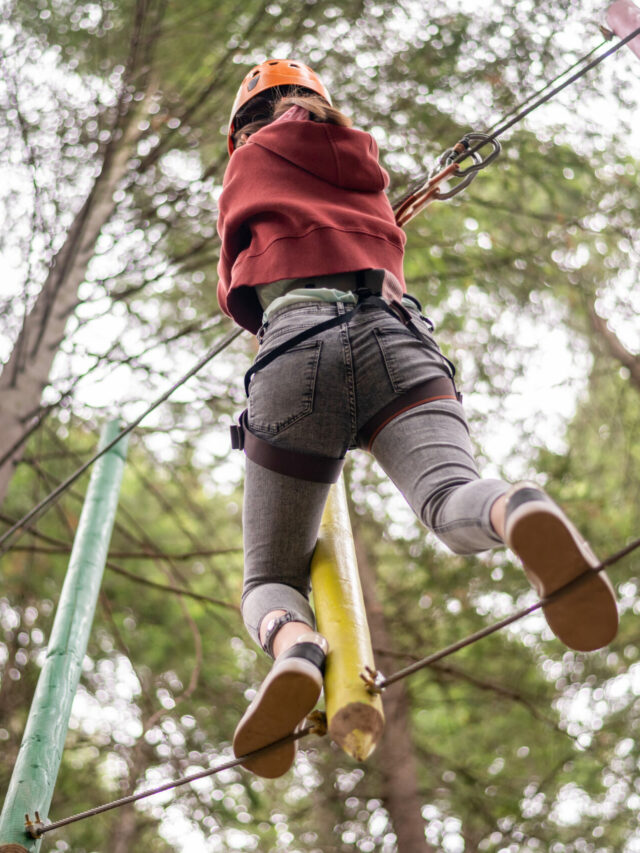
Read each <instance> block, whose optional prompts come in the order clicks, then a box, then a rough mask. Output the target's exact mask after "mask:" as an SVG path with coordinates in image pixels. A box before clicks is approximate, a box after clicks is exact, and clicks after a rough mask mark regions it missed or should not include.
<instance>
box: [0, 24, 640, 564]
mask: <svg viewBox="0 0 640 853" xmlns="http://www.w3.org/2000/svg"><path fill="white" fill-rule="evenodd" d="M638 35H640V27H636V29H635V30H632V31H631V32H630V33H629V34H628V35H626V36H625V37H624V38H622V39H620V41H618V42H617V43H616V44H615V45H613V46H612V47H611V48H609V50H607V51H605V52H604V53H602V54H600V55H599V56H598V57H596V58H595V59H593V60H592V61H591V62H590V63H588V65H586V66H584V68H581V69H580V71H577V72H576V73H575V74H573V75H572V76H571V77H569V79H568V80H565V81H564V82H563V83H561V84H560V85H558V86H555V87H554V88H553V89H551V91H549V92H547V94H546V95H544V96H542V97H539V98H537V100H535V101H534V102H533V103H532V104H530V105H529V106H528V107H526V109H523V110H519V111H518V112H517V113H516V115H514V116H513V117H512V118H511V119H509V120H508V121H504V120H503V119H502V120H501V124H500V126H499V127H498V128H497V129H496V130H495V131H493V132H492V133H490V134H487V138H486V139H484V140H482V141H481V142H478V143H477V144H476V145H475V146H473V147H471V148H470V149H469V150H467V151H464V152H462V153H461V154H459V155H458V156H457V157H456V158H455V160H454V162H456V163H459V162H461V161H462V160H464V159H466V158H467V157H472V156H473V155H474V154H475V153H477V152H478V151H479V150H480V149H481V148H483V147H484V146H485V145H486V144H487V142H488V141H489V140H491V139H497V138H498V136H501V135H502V134H503V133H505V132H506V131H507V130H509V129H510V128H511V127H513V125H515V124H516V123H517V122H519V121H522V119H523V118H525V116H527V115H529V113H531V112H533V110H535V109H537V108H538V107H539V106H541V105H542V104H544V103H546V102H547V101H549V100H550V99H551V98H552V97H554V96H555V95H557V94H558V92H561V91H562V90H563V89H565V88H566V87H567V86H569V85H571V84H572V83H574V82H575V81H576V80H578V79H579V78H580V77H582V76H584V75H585V74H586V73H587V72H588V71H590V70H591V69H592V68H595V67H596V66H597V65H599V64H600V63H601V62H603V61H604V60H605V59H607V58H608V57H609V56H612V55H613V54H614V53H616V51H618V50H620V48H621V47H624V45H625V44H627V43H628V42H630V41H631V40H632V39H634V38H635V37H636V36H638ZM592 53H593V50H591V51H590V52H589V53H588V54H587V55H586V56H585V57H582V61H584V59H585V58H587V56H590V55H591V54H592ZM579 62H580V61H578V62H577V63H574V66H575V65H576V64H579ZM574 66H572V67H574ZM568 70H569V69H567V71H568ZM565 73H566V72H565ZM560 76H562V75H558V77H560ZM555 79H558V78H555ZM546 88H547V86H544V87H543V88H542V89H541V90H540V91H544V90H545V89H546ZM527 100H529V99H526V100H525V101H524V102H523V103H526V102H527ZM512 112H513V111H512ZM508 115H511V113H509V114H508ZM494 126H495V125H494ZM411 192H412V191H410V192H409V193H408V194H407V195H410V194H411ZM405 197H406V196H405ZM397 203H398V202H396V204H397ZM394 206H395V205H394ZM241 332H242V330H241V329H235V330H232V331H231V332H229V333H228V334H227V335H226V336H225V337H224V338H223V340H222V341H221V342H220V343H219V344H216V345H215V346H214V347H212V348H211V349H210V350H209V352H208V353H207V354H206V355H205V356H204V357H203V358H202V359H200V361H198V362H197V363H196V364H195V365H194V366H193V367H192V368H191V369H190V370H189V371H188V372H187V373H186V374H184V376H182V377H181V378H180V379H179V380H178V381H177V382H175V383H174V385H172V386H171V387H170V388H169V389H168V390H167V391H165V392H164V393H163V394H162V395H161V396H160V397H158V398H157V399H156V400H155V401H154V402H153V403H152V404H151V405H150V406H149V407H148V408H147V409H146V410H145V411H144V412H143V413H142V414H141V415H140V416H139V417H138V418H136V419H135V420H134V421H132V422H131V423H130V424H128V426H126V427H125V428H124V429H123V430H122V432H120V433H119V434H118V435H117V436H116V437H115V438H114V439H113V440H112V441H111V442H109V443H108V444H107V445H106V446H105V447H103V448H102V449H101V450H99V451H98V452H97V453H95V454H94V455H93V456H92V457H90V458H89V459H88V460H87V461H86V462H85V463H84V464H83V465H82V466H80V468H78V469H77V470H76V471H74V472H73V474H71V475H70V476H69V477H68V478H67V479H66V480H64V481H63V482H62V483H60V485H59V486H58V487H57V488H56V489H54V490H53V491H52V492H51V493H50V494H49V495H47V496H46V497H44V498H43V499H42V500H41V501H40V502H39V503H38V504H37V505H36V506H35V507H33V508H32V509H31V510H30V512H28V513H26V515H24V516H23V517H22V518H20V519H19V520H18V521H16V523H15V524H14V525H12V526H11V527H10V528H9V529H8V530H6V531H5V532H4V533H3V534H2V535H1V536H0V556H2V555H3V554H5V553H6V552H7V551H8V544H9V542H10V540H11V539H12V538H13V537H14V536H15V535H16V534H18V532H19V531H20V530H24V528H25V525H26V524H28V523H29V522H30V521H32V520H34V519H35V518H36V517H39V516H40V515H41V514H42V513H43V512H44V511H45V509H47V508H48V507H49V506H51V505H52V504H53V503H54V501H55V500H56V499H57V498H58V497H59V496H60V495H61V494H62V493H63V492H64V491H65V489H67V488H68V487H69V486H70V485H71V484H72V483H75V481H76V480H77V479H78V478H79V477H80V476H81V475H82V474H83V473H84V472H85V471H86V470H87V469H88V468H90V467H91V465H93V463H94V462H96V461H97V460H98V459H100V457H101V456H103V455H104V454H105V453H107V451H109V450H110V449H111V448H112V447H113V446H114V445H115V444H117V443H118V441H120V439H121V438H123V437H124V436H125V435H128V434H129V433H130V432H131V431H132V430H134V429H135V428H136V427H137V426H138V425H139V424H140V423H141V422H142V421H143V420H144V419H145V418H146V417H147V415H149V414H150V413H151V412H152V411H154V410H155V409H156V408H157V407H158V406H160V405H161V403H163V402H164V401H165V400H167V399H168V398H169V397H170V396H171V395H172V394H173V393H174V391H176V390H177V389H178V388H179V387H180V386H181V385H183V384H184V383H185V382H186V381H187V380H188V379H190V378H191V377H192V376H194V375H195V374H196V373H198V371H199V370H201V369H202V368H203V367H204V366H205V365H206V364H208V363H209V361H211V359H212V358H214V356H216V355H217V354H218V353H219V352H221V351H222V350H223V349H225V348H226V347H227V346H228V345H229V344H230V343H231V342H232V341H233V340H235V338H237V337H238V336H239V335H240V334H241Z"/></svg>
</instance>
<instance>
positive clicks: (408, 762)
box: [354, 528, 436, 853]
mask: <svg viewBox="0 0 640 853" xmlns="http://www.w3.org/2000/svg"><path fill="white" fill-rule="evenodd" d="M354 542H355V547H356V555H357V558H358V569H359V571H360V578H361V581H362V592H363V595H364V601H365V606H366V609H367V618H368V620H369V628H370V630H371V638H372V641H373V645H374V646H375V647H378V648H384V649H389V648H392V645H393V643H392V641H391V639H390V637H389V633H388V631H387V626H386V624H385V618H384V613H383V612H382V606H381V604H380V601H379V600H378V596H377V593H376V577H375V571H374V569H373V566H372V565H371V562H370V560H369V557H368V554H367V552H366V548H365V546H364V543H363V542H362V540H361V538H360V537H359V535H358V531H357V528H355V529H354ZM382 698H383V703H384V712H385V718H386V722H385V731H384V735H383V738H382V741H381V743H380V746H379V747H378V758H379V767H380V772H381V775H382V780H383V783H382V784H383V794H382V796H383V800H384V804H385V808H386V809H387V811H388V812H389V815H390V817H391V821H392V823H393V828H394V831H395V834H396V836H397V838H398V850H399V851H400V853H436V849H435V848H434V847H432V846H431V845H430V844H427V841H426V839H425V834H424V831H425V821H424V818H423V817H422V812H421V808H422V805H423V803H422V799H421V797H420V794H419V786H418V774H417V768H416V760H415V757H414V754H413V743H412V740H411V720H410V713H409V711H410V709H409V697H408V694H407V690H406V687H405V685H404V683H403V682H401V681H400V682H397V683H396V684H394V685H392V686H391V687H388V688H387V689H386V690H385V692H384V693H383V697H382Z"/></svg>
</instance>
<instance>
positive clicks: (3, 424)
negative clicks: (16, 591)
mask: <svg viewBox="0 0 640 853" xmlns="http://www.w3.org/2000/svg"><path fill="white" fill-rule="evenodd" d="M147 104H148V98H147V99H145V100H144V101H143V102H142V110H145V108H146V106H147ZM140 116H141V108H140V105H136V107H135V108H134V109H132V110H131V111H130V113H129V115H128V116H127V118H126V124H125V125H124V127H122V128H121V129H120V130H116V132H115V133H114V139H113V141H112V142H111V144H110V145H109V146H108V148H107V151H106V153H105V158H104V161H103V165H102V170H101V172H100V175H99V176H98V177H97V178H96V181H95V183H94V185H93V187H92V189H91V192H90V193H89V195H88V197H87V199H86V201H85V202H84V204H83V205H82V208H81V209H80V211H79V212H78V214H77V215H76V217H75V220H74V222H73V224H72V226H71V228H70V229H69V233H68V235H67V238H66V240H65V243H64V245H63V246H62V248H61V249H60V251H59V252H58V254H57V255H56V257H55V258H54V260H53V263H52V265H51V268H50V270H49V273H48V275H47V278H46V280H45V283H44V285H43V287H42V290H41V291H40V294H39V295H38V298H37V299H36V302H35V304H34V306H33V308H32V309H31V311H30V312H29V314H28V315H27V316H26V317H25V319H24V322H23V325H22V329H21V330H20V334H19V336H18V339H17V341H16V344H15V346H14V348H13V350H12V353H11V356H10V357H9V360H8V362H7V363H6V364H5V365H4V368H3V371H2V374H0V400H1V401H2V403H1V405H0V436H2V452H1V453H0V504H1V503H2V501H3V500H4V498H5V496H6V493H7V489H8V487H9V483H10V481H11V477H12V476H13V472H14V470H15V468H16V466H17V464H18V462H19V461H20V459H21V457H22V453H23V450H24V444H25V441H26V439H27V438H28V436H29V433H30V429H29V426H30V421H32V420H33V419H34V418H35V417H37V415H38V412H39V409H40V399H41V396H42V391H43V389H44V388H45V386H46V385H47V382H48V378H49V373H50V370H51V365H52V363H53V360H54V358H55V355H56V353H57V350H58V347H59V345H60V342H61V341H62V340H63V338H64V331H65V327H66V324H67V320H68V319H69V316H70V315H71V313H72V311H73V310H74V308H75V306H76V304H77V300H78V297H77V293H78V287H79V286H80V284H81V283H82V281H83V280H84V277H85V275H86V271H87V266H88V264H89V261H90V260H91V258H92V256H93V253H94V249H95V245H96V241H97V239H98V236H99V234H100V230H101V229H102V227H103V226H104V225H105V223H106V222H108V220H109V219H110V217H111V215H112V213H113V210H114V207H115V202H114V201H113V193H114V191H115V189H116V187H117V185H118V183H119V182H120V180H121V179H122V177H123V176H124V174H125V172H126V169H127V163H128V161H129V159H130V157H131V155H132V153H133V151H134V149H135V145H136V142H137V140H138V138H139V136H140V130H139V128H138V124H139V120H140Z"/></svg>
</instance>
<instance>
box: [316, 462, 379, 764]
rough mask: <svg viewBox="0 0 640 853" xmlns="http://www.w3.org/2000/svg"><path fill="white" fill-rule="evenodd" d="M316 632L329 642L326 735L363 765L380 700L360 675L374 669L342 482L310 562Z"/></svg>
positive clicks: (375, 736)
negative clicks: (327, 732)
mask: <svg viewBox="0 0 640 853" xmlns="http://www.w3.org/2000/svg"><path fill="white" fill-rule="evenodd" d="M311 584H312V588H313V599H314V604H315V611H316V619H317V622H318V630H319V631H320V632H321V633H322V634H324V636H325V637H326V638H327V640H328V641H329V655H328V657H327V671H326V674H325V681H324V690H325V701H326V707H327V723H328V728H329V735H330V736H331V737H332V738H333V740H335V741H336V743H338V744H339V745H340V746H341V747H342V749H344V751H345V752H347V753H348V754H349V755H351V756H352V757H353V758H355V759H357V760H358V761H364V759H365V758H367V757H368V756H369V755H370V754H371V753H372V752H373V750H374V749H375V747H376V744H377V743H378V741H379V740H380V736H381V734H382V729H383V727H384V715H383V712H382V699H381V698H380V696H378V695H371V694H370V693H369V691H368V690H367V688H366V686H365V684H364V682H363V681H362V679H361V678H360V673H361V672H364V670H365V667H367V666H369V667H371V668H372V669H375V666H374V661H373V650H372V648H371V638H370V636H369V626H368V625H367V617H366V614H365V608H364V600H363V598H362V588H361V586H360V577H359V575H358V564H357V561H356V554H355V548H354V545H353V534H352V531H351V523H350V521H349V508H348V506H347V495H346V491H345V487H344V481H343V479H342V478H340V480H339V481H338V482H337V483H336V484H335V485H334V486H332V488H331V491H330V492H329V498H328V500H327V506H326V508H325V511H324V515H323V517H322V524H321V527H320V535H319V538H318V544H317V546H316V550H315V553H314V555H313V560H312V562H311Z"/></svg>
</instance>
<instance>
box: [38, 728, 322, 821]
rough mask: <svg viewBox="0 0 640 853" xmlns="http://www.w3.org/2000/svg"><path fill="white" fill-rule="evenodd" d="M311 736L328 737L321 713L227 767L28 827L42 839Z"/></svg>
mask: <svg viewBox="0 0 640 853" xmlns="http://www.w3.org/2000/svg"><path fill="white" fill-rule="evenodd" d="M310 734H317V735H318V736H320V737H321V736H323V735H324V734H326V726H325V724H324V715H323V714H320V713H318V714H317V715H316V714H314V715H313V722H311V723H309V724H308V725H306V726H304V727H303V728H302V729H300V730H299V731H297V732H293V733H292V734H290V735H285V737H283V738H280V739H279V740H277V741H274V742H273V743H270V744H267V746H263V747H261V748H260V749H255V750H253V752H248V753H247V754H246V755H241V756H240V757H239V758H233V759H231V760H229V761H225V762H224V764H219V765H218V766H217V767H212V768H210V769H209V770H201V771H199V772H198V773H192V774H191V775H189V776H183V777H181V778H180V779H175V780H174V781H173V782H165V783H164V784H163V785H158V787H157V788H151V789H150V790H148V791H140V792H139V793H137V794H131V795H130V796H128V797H121V798H120V799H119V800H112V801H111V802H109V803H104V804H103V805H101V806H95V807H94V808H92V809H87V811H84V812H79V813H78V814H75V815H71V816H70V817H65V818H61V819H60V820H56V821H52V822H51V823H47V824H44V823H42V822H41V821H40V820H39V816H38V814H37V813H36V822H35V823H33V822H32V821H31V820H30V818H29V815H27V824H26V825H27V828H28V831H29V834H30V835H32V837H33V838H41V837H42V836H43V835H44V834H45V833H46V832H51V831H52V830H54V829H59V828H60V827H62V826H67V825H68V824H70V823H76V822H77V821H80V820H85V819H86V818H89V817H94V816H95V815H99V814H102V813H103V812H107V811H110V810H111V809H117V808H120V807H121V806H126V805H129V804H130V803H135V802H137V801H138V800H142V799H144V798H146V797H151V796H153V795H154V794H160V793H162V792H163V791H170V790H172V789H173V788H178V787H180V786H181V785H187V784H189V782H195V781H197V780H198V779H206V778H207V777H208V776H214V775H215V774H216V773H221V772H222V771H223V770H230V769H231V768H232V767H238V766H239V765H240V764H242V763H243V762H245V761H246V760H247V759H249V758H254V757H257V756H259V755H264V754H265V753H267V752H269V751H270V750H272V749H276V748H277V747H280V746H285V745H286V744H289V743H294V742H295V741H298V740H301V738H303V737H306V736H307V735H310Z"/></svg>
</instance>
